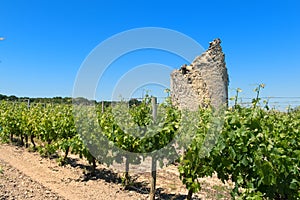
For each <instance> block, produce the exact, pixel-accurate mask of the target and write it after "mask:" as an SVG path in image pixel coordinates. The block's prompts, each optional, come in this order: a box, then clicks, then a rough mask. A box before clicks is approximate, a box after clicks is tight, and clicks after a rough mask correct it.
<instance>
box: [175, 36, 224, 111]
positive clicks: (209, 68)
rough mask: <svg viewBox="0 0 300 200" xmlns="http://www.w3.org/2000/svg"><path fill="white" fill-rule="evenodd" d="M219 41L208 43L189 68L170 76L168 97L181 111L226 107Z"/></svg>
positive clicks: (185, 67) (222, 58)
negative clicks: (204, 107) (207, 107)
mask: <svg viewBox="0 0 300 200" xmlns="http://www.w3.org/2000/svg"><path fill="white" fill-rule="evenodd" d="M220 44H221V40H220V39H215V40H214V41H213V42H210V46H209V48H208V50H207V51H205V52H204V53H203V54H202V55H200V56H198V57H196V58H195V60H194V61H193V62H192V63H191V64H190V65H189V66H187V65H183V66H182V67H181V68H180V69H179V70H174V71H173V72H172V73H171V86H170V87H171V98H172V102H173V104H174V105H175V106H177V107H179V108H181V109H189V110H197V109H198V108H199V106H201V107H203V106H207V105H208V104H211V105H212V106H214V107H218V106H221V105H224V104H225V105H227V102H228V73H227V68H226V63H225V55H224V53H223V51H222V47H221V45H220Z"/></svg>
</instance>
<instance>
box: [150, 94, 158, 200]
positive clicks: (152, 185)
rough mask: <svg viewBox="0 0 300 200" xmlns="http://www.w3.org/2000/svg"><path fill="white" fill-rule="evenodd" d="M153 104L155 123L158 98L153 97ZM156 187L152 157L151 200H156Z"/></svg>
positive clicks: (154, 162)
mask: <svg viewBox="0 0 300 200" xmlns="http://www.w3.org/2000/svg"><path fill="white" fill-rule="evenodd" d="M151 102H152V117H153V121H154V122H155V121H156V117H157V98H156V97H152V99H151ZM155 186H156V158H155V157H152V163H151V186H150V200H154V199H155Z"/></svg>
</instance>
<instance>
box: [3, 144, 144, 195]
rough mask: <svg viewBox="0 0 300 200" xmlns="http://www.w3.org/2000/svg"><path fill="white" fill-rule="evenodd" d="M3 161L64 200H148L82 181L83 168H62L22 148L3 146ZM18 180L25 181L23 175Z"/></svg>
mask: <svg viewBox="0 0 300 200" xmlns="http://www.w3.org/2000/svg"><path fill="white" fill-rule="evenodd" d="M0 160H2V161H4V162H6V163H7V164H9V165H11V166H12V167H13V168H16V169H17V170H19V171H21V172H22V173H24V174H25V175H26V176H27V177H30V178H31V179H32V180H33V181H34V182H37V183H40V184H41V185H42V186H44V187H45V191H44V192H47V191H52V192H54V193H57V194H59V196H62V197H63V198H65V199H72V200H76V199H78V200H79V199H80V200H82V199H105V200H108V199H128V200H129V199H147V195H142V194H139V193H136V192H133V191H126V190H125V191H124V190H123V188H122V186H121V185H118V184H115V183H108V182H106V181H105V180H101V179H98V180H89V181H81V180H82V178H81V174H82V169H80V168H79V167H77V168H73V167H71V166H66V167H60V166H58V165H57V163H56V162H55V160H50V159H44V158H41V157H40V156H39V155H38V154H37V153H30V152H27V150H25V149H23V148H19V147H14V146H9V145H0ZM6 173H7V172H6V170H5V169H4V170H3V174H6ZM15 178H16V179H23V177H22V176H21V177H15ZM46 188H47V189H46ZM48 189H49V190H48ZM4 199H5V198H4ZM37 199H40V198H37ZM47 199H49V198H47Z"/></svg>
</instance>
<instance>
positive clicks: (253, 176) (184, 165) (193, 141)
mask: <svg viewBox="0 0 300 200" xmlns="http://www.w3.org/2000/svg"><path fill="white" fill-rule="evenodd" d="M260 89H261V88H260V87H259V88H258V89H257V90H256V91H257V94H259V90H260ZM236 98H237V97H236ZM155 105H156V104H155ZM157 106H158V107H157V113H155V117H153V110H154V108H153V103H152V102H151V98H150V97H148V96H146V97H145V98H144V99H143V100H142V101H141V102H138V103H136V104H131V105H130V106H128V103H127V102H125V103H124V102H123V103H120V104H116V105H114V106H105V107H103V106H102V105H101V104H99V105H98V104H96V106H92V105H82V104H80V103H78V104H76V102H75V103H74V104H73V105H71V104H39V103H36V104H31V105H30V106H29V105H28V104H27V103H25V102H11V101H1V103H0V140H1V142H3V143H16V141H17V142H18V143H19V144H21V145H24V146H25V147H26V148H30V149H31V150H33V151H38V152H39V153H40V154H41V156H46V157H53V156H54V155H56V156H58V157H59V158H58V159H57V160H58V163H59V164H60V165H64V164H65V163H66V161H67V159H68V156H69V155H70V154H76V155H79V156H80V157H81V158H83V159H86V160H87V161H88V162H89V163H90V164H91V166H92V168H93V169H95V168H96V166H97V164H98V163H104V164H106V165H108V166H109V165H112V164H113V163H114V162H125V163H126V169H124V171H127V172H126V173H125V174H124V177H122V180H123V182H124V184H125V185H127V184H130V181H131V180H130V173H128V171H129V164H135V165H138V164H139V163H141V162H142V161H143V160H144V159H145V157H146V156H145V157H143V156H141V157H140V158H138V159H137V158H136V157H133V156H128V154H125V153H124V152H132V153H138V154H139V155H149V154H150V155H151V158H152V165H151V166H150V167H151V169H152V171H153V173H152V178H154V179H153V181H154V187H155V169H156V162H158V163H159V164H160V165H163V164H164V163H162V162H161V161H162V160H163V159H164V158H165V157H168V158H176V156H177V153H178V152H177V151H176V150H175V149H174V147H173V146H168V144H169V143H172V141H174V140H176V141H178V142H177V143H176V145H177V146H179V147H185V150H184V152H183V154H182V155H181V156H180V157H179V158H178V159H175V160H174V161H172V162H171V163H167V164H174V163H176V165H177V166H178V171H179V174H180V179H181V180H182V182H183V184H184V185H185V186H186V188H187V190H188V194H187V199H192V196H193V194H194V193H196V192H198V191H199V190H201V185H200V183H199V179H200V178H203V177H207V176H212V175H213V174H214V173H216V174H217V176H218V178H219V179H220V180H222V181H223V182H226V181H232V182H233V183H234V188H233V189H232V191H231V196H232V198H233V199H299V198H300V137H299V136H300V111H299V110H297V109H295V110H289V111H288V112H280V111H277V110H274V109H269V108H268V107H267V106H264V105H263V103H261V102H260V99H259V95H257V97H256V98H254V99H253V101H252V105H251V106H250V107H242V106H240V105H239V104H238V103H235V105H234V106H233V107H230V108H227V109H226V110H224V111H222V115H220V116H219V115H218V116H216V112H215V110H214V109H213V108H201V109H199V110H198V111H197V112H196V113H192V114H190V115H186V114H185V113H184V111H180V110H177V109H176V108H174V107H173V106H172V104H171V102H170V100H169V99H167V100H166V101H165V102H164V103H161V104H158V105H157ZM184 116H189V117H188V118H187V119H186V118H185V117H184ZM90 119H94V120H90ZM189 120H191V121H189ZM188 122H189V123H188ZM186 123H188V125H186ZM190 124H193V126H190ZM212 130H213V131H216V130H217V131H218V134H215V132H213V131H212ZM186 138H189V139H186ZM187 141H188V142H187ZM206 144H211V145H210V146H206ZM166 146H168V148H167V151H165V152H168V155H165V154H159V155H158V154H154V153H152V154H151V152H155V151H158V150H160V149H163V148H164V147H166ZM114 147H115V148H114ZM110 149H113V152H111V151H109V150H110Z"/></svg>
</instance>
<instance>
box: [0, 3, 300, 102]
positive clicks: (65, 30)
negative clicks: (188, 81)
mask: <svg viewBox="0 0 300 200" xmlns="http://www.w3.org/2000/svg"><path fill="white" fill-rule="evenodd" d="M299 10H300V3H299V1H298V0H287V1H276V0H273V1H263V0H261V1H257V0H254V1H253V0H252V1H224V0H222V1H221V0H220V1H213V0H211V1H199V0H198V1H189V0H187V1H175V0H173V1H169V0H164V1H161V0H152V1H140V0H135V1H129V0H128V1H113V0H112V1H100V0H99V1H95V0H88V1H83V0H77V1H76V0H73V1H69V0H64V1H58V0H51V1H50V0H38V1H37V0H27V1H22V0H19V1H16V0H0V37H5V40H4V41H0V61H1V62H0V94H6V95H16V96H29V97H53V96H72V91H73V85H74V82H75V79H76V75H77V73H78V70H79V68H80V66H81V64H82V62H83V61H84V60H85V58H86V57H87V56H88V55H89V53H90V52H91V51H92V50H93V49H94V48H95V47H96V46H97V45H98V44H99V43H101V42H103V41H104V40H106V39H107V38H109V37H111V36H113V35H115V34H118V33H120V32H123V31H126V30H129V29H133V28H142V27H162V28H168V29H172V30H175V31H179V32H181V33H183V34H186V35H187V36H189V37H191V38H193V39H194V40H196V41H197V42H198V43H199V44H201V45H202V46H203V47H204V48H207V47H208V43H209V42H210V41H212V40H213V39H214V38H217V37H218V38H221V40H222V47H223V51H224V53H225V55H226V63H227V67H228V72H229V76H230V85H229V90H230V96H232V95H233V91H232V89H233V88H237V87H239V88H242V89H243V91H244V92H243V93H242V96H244V97H253V96H254V93H253V91H252V90H253V89H254V88H255V84H258V83H265V84H266V88H265V89H264V90H263V92H262V96H276V97H278V96H279V97H297V96H300V87H299V83H300V79H299V75H300V62H299V61H300V37H299V35H300V26H299V24H300V23H299V21H300V12H299ZM149 55H150V56H149ZM151 59H153V61H152V60H151ZM133 60H139V62H138V64H142V63H148V62H159V63H160V62H162V63H164V64H167V65H170V66H172V67H173V68H179V67H180V66H181V65H182V64H184V63H182V62H183V60H182V59H178V58H176V57H174V56H170V55H169V54H166V53H161V54H159V53H157V52H156V51H148V52H147V54H146V53H140V54H139V53H137V54H136V55H135V56H128V58H127V60H126V61H124V62H123V64H124V63H126V64H124V65H123V66H122V67H124V68H126V70H129V69H130V67H132V66H133V64H132V63H134V62H133ZM117 63H118V62H116V63H115V66H114V67H115V69H112V73H115V74H117V72H120V70H119V69H120V67H121V66H117ZM119 63H122V61H120V62H119ZM135 64H136V63H135ZM121 71H122V70H121ZM110 81H111V82H110ZM103 84H107V86H108V87H107V88H106V90H102V91H97V98H98V99H106V98H108V96H109V95H108V93H109V92H110V90H111V87H110V86H111V85H114V82H113V80H112V78H111V75H109V74H108V75H107V76H106V77H105V81H104V83H103Z"/></svg>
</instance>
